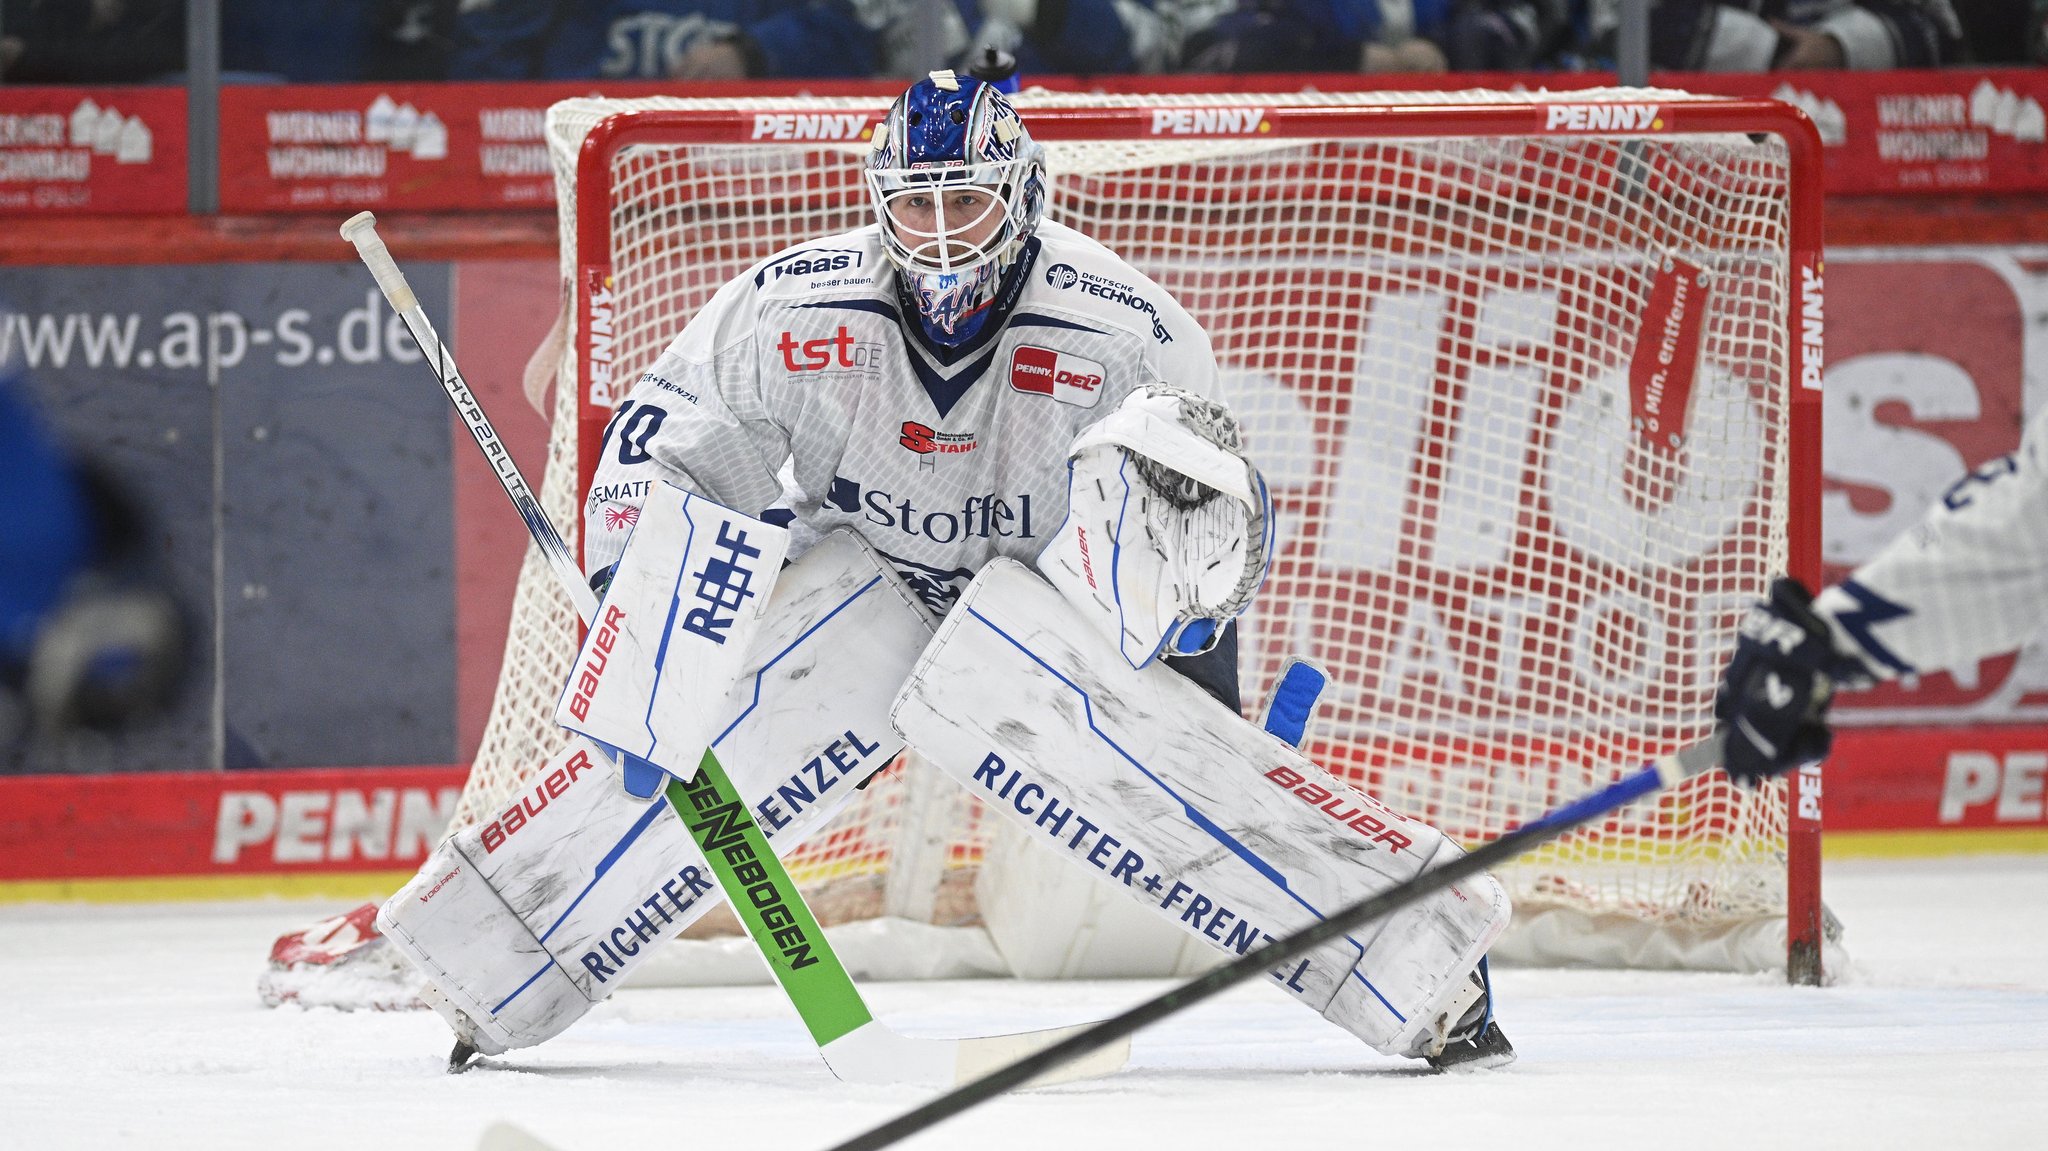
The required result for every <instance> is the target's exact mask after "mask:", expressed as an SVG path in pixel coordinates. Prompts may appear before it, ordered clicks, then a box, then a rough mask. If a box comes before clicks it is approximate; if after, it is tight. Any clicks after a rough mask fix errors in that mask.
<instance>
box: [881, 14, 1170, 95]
mask: <svg viewBox="0 0 2048 1151" xmlns="http://www.w3.org/2000/svg"><path fill="white" fill-rule="evenodd" d="M1175 4H1176V0H892V4H891V6H890V7H889V8H887V9H885V10H884V11H885V12H886V16H885V26H884V30H883V58H884V62H885V64H884V71H886V72H887V73H888V74H889V75H892V76H903V77H913V76H923V75H924V74H925V73H926V72H929V71H931V70H932V69H934V68H948V67H950V68H952V69H954V70H955V71H957V72H960V73H961V74H963V75H965V74H967V73H969V72H970V71H972V69H973V68H974V66H975V65H976V64H978V63H979V62H980V61H981V59H982V58H983V54H984V53H985V52H987V51H988V50H989V49H995V50H996V51H998V52H1002V53H1006V54H1008V55H1009V56H1010V58H1011V59H1012V60H1013V61H1014V62H1015V64H1016V68H1017V73H1018V75H1020V76H1022V77H1025V78H1026V82H1027V83H1028V82H1029V78H1030V77H1032V76H1038V75H1045V74H1053V75H1067V76H1072V75H1090V74H1103V73H1124V72H1164V71H1168V70H1170V69H1171V68H1172V67H1173V64H1174V61H1175V59H1176V58H1177V55H1178V48H1179V44H1178V42H1177V28H1178V19H1179V9H1178V8H1177V7H1175Z"/></svg>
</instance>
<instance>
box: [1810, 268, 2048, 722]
mask: <svg viewBox="0 0 2048 1151" xmlns="http://www.w3.org/2000/svg"><path fill="white" fill-rule="evenodd" d="M1826 284H1827V323H1828V327H1827V340H1828V342H1827V352H1828V363H1827V377H1826V378H1827V388H1826V391H1825V392H1824V402H1825V405H1826V406H1825V413H1826V414H1825V416H1824V418H1823V421H1822V422H1823V425H1824V427H1825V428H1826V436H1825V439H1824V449H1823V455H1824V461H1823V466H1824V471H1825V479H1824V481H1823V485H1824V491H1823V495H1822V501H1823V502H1822V521H1823V529H1822V530H1823V539H1822V554H1823V557H1824V560H1825V563H1826V572H1827V578H1828V579H1829V580H1831V581H1832V580H1836V579H1840V578H1842V577H1843V576H1846V575H1847V574H1849V572H1850V570H1851V569H1853V568H1854V567H1855V566H1856V565H1857V564H1860V563H1862V562H1864V561H1865V560H1868V559H1869V558H1870V557H1871V556H1873V555H1875V554H1876V553H1877V551H1878V549H1879V548H1881V547H1882V546H1883V545H1884V544H1885V543H1886V542H1887V541H1889V540H1891V539H1893V538H1894V537H1896V536H1898V535H1900V534H1901V533H1903V532H1905V531H1907V530H1908V529H1910V528H1911V527H1912V526H1913V525H1914V524H1915V523H1916V522H1918V521H1919V519H1920V517H1921V516H1922V515H1923V514H1924V513H1925V512H1926V510H1927V509H1928V508H1929V507H1931V506H1932V505H1933V503H1934V501H1935V500H1936V499H1938V498H1940V496H1941V494H1942V493H1943V492H1945V491H1946V490H1947V489H1948V488H1949V486H1950V485H1951V484H1953V483H1955V482H1956V480H1958V479H1959V478H1961V477H1962V476H1963V475H1964V474H1965V473H1966V472H1968V471H1969V470H1971V469H1973V468H1975V467H1977V466H1978V465H1980V464H1983V463H1984V462H1985V461H1987V460H1990V459H1992V458H1994V457H1996V456H2000V455H2003V454H2005V453H2007V452H2010V451H2012V450H2013V449H2014V448H2016V447H2017V446H2018V445H2019V440H2020V433H2021V430H2022V429H2023V427H2024V426H2025V422H2026V418H2027V416H2028V415H2029V414H2030V413H2032V412H2035V411H2038V410H2039V407H2040V405H2039V402H2038V401H2035V402H2030V401H2029V396H2028V388H2029V379H2030V378H2031V379H2033V380H2035V381H2039V380H2040V379H2041V375H2040V370H2041V365H2042V361H2041V357H2042V356H2043V355H2044V354H2048V312H2044V308H2048V250H2042V251H2039V252H2034V253H2029V252H2028V251H2027V250H2026V249H1975V250H1963V249H1955V250H1940V249H1921V250H1914V249H1887V250H1883V251H1878V252H1837V253H1831V254H1830V257H1829V260H1828V266H1827V275H1826ZM2035 386H2038V383H2037V384H2036V385H2035ZM2026 638H2027V637H2025V636H2023V635H2015V636H2014V637H2013V641H2014V643H2015V644H2016V645H2018V644H2020V642H2021V641H2022V640H2024V639H2026ZM1837 715H1838V717H1839V718H1840V719H1841V721H1842V722H1843V723H1846V724H1852V725H1857V724H1860V725H1873V724H1877V725H1886V726H1897V725H1919V724H1928V723H1938V724H1980V723H2014V722H2030V723H2044V722H2048V652H2044V651H2038V650H2036V645H2027V646H2023V647H2021V649H2020V651H2019V653H2018V654H2017V655H2010V654H2008V655H2000V656H1996V657H1993V658H1991V659H1987V660H1984V661H1983V662H1981V663H1979V664H1977V665H1974V666H1971V667H1966V668H1958V669H1954V670H1953V671H1937V672H1929V673H1928V674H1925V675H1920V676H1915V677H1910V678H1907V679H1904V680H1901V681H1898V682H1895V683H1890V684H1886V685H1883V686H1880V687H1878V688H1876V689H1873V690H1871V691H1868V692H1859V693H1856V694H1853V695H1847V696H1844V697H1843V698H1842V699H1841V700H1840V702H1839V704H1838V708H1837Z"/></svg>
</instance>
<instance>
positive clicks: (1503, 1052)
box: [1426, 959, 1515, 1071]
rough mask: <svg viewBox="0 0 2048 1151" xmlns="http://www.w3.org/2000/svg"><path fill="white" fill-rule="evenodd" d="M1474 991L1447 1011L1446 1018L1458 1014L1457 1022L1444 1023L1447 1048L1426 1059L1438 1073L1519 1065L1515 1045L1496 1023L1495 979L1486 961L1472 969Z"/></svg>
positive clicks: (1450, 1004) (1442, 1048)
mask: <svg viewBox="0 0 2048 1151" xmlns="http://www.w3.org/2000/svg"><path fill="white" fill-rule="evenodd" d="M1471 987H1472V991H1471V993H1468V994H1466V995H1464V996H1460V997H1458V998H1455V999H1453V1000H1452V1001H1451V1002H1450V1003H1449V1004H1448V1005H1447V1006H1446V1007H1445V1009H1444V1015H1445V1016H1451V1015H1453V1014H1455V1015H1456V1021H1455V1022H1450V1021H1449V1020H1448V1019H1446V1020H1443V1021H1442V1022H1444V1023H1445V1024H1447V1026H1445V1028H1444V1031H1445V1039H1444V1043H1443V1046H1442V1047H1440V1048H1438V1049H1437V1050H1435V1051H1433V1052H1431V1053H1430V1054H1429V1055H1428V1056H1426V1058H1427V1060H1428V1063H1429V1065H1430V1066H1431V1067H1434V1068H1436V1069H1437V1070H1438V1071H1481V1070H1484V1069H1486V1068H1489V1067H1505V1066H1507V1065H1508V1064H1510V1063H1513V1062H1514V1061H1515V1047H1514V1044H1512V1043H1509V1042H1508V1037H1507V1033H1506V1032H1504V1031H1502V1030H1501V1029H1500V1024H1498V1023H1495V1022H1494V1021H1493V979H1492V977H1491V976H1490V975H1488V973H1487V970H1486V961H1485V960H1484V959H1482V960H1480V961H1479V966H1478V967H1475V968H1473V969H1472V975H1471Z"/></svg>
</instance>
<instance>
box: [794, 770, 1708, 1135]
mask: <svg viewBox="0 0 2048 1151" xmlns="http://www.w3.org/2000/svg"><path fill="white" fill-rule="evenodd" d="M1721 740H1722V737H1721V735H1720V734H1719V733H1718V732H1717V733H1715V734H1714V735H1711V736H1708V737H1707V738H1706V739H1703V740H1700V741H1699V742H1697V743H1691V744H1687V745H1686V746H1684V747H1682V748H1679V749H1678V750H1677V751H1674V752H1672V753H1670V754H1669V755H1666V756H1664V757H1663V758H1661V759H1658V760H1657V761H1655V762H1654V763H1651V764H1649V765H1648V766H1646V767H1644V768H1643V769H1641V770H1640V771H1637V772H1635V773H1634V774H1632V775H1628V776H1625V777H1623V778H1622V779H1620V780H1617V781H1616V782H1614V783H1612V784H1609V785H1608V786H1607V787H1605V788H1602V789H1601V790H1599V791H1597V792H1594V793H1593V794H1592V795H1589V796H1586V797H1585V798H1583V799H1580V800H1578V801H1577V802H1574V803H1569V804H1566V805H1565V806H1563V807H1560V808H1558V809H1557V810H1555V811H1553V812H1551V813H1550V814H1548V815H1546V816H1544V817H1543V818H1541V819H1539V820H1537V821H1536V822H1534V823H1530V824H1527V825H1525V826H1522V827H1519V828H1517V829H1515V830H1514V831H1511V832H1509V833H1507V834H1506V835H1503V836H1501V837H1500V838H1499V839H1496V840H1494V841H1493V842H1491V843H1488V844H1486V845H1485V846H1483V847H1479V848H1476V849H1474V850H1473V851H1471V852H1470V853H1468V854H1466V855H1464V856H1462V857H1460V858H1458V859H1455V860H1452V861H1451V862H1450V863H1447V864H1445V865H1444V866H1442V867H1437V868H1432V869H1430V870H1428V871H1425V872H1423V873H1422V874H1420V875H1418V876H1416V877H1415V878H1413V879H1411V880H1408V881H1407V882H1406V883H1402V884H1399V885H1398V886H1395V887H1393V888H1390V889H1388V890H1386V891H1383V892H1381V893H1380V894H1378V895H1375V896H1372V897H1370V898H1368V899H1362V900H1360V901H1358V902H1357V903H1354V904H1351V905H1350V906H1349V907H1345V908H1343V909H1341V910H1339V911H1337V912H1336V913H1335V914H1333V915H1331V916H1330V917H1329V918H1327V919H1324V920H1323V921H1322V922H1320V923H1316V924H1313V925H1311V926H1309V927H1305V928H1303V929H1302V930H1300V931H1297V932H1295V933H1294V934H1293V935H1289V936H1286V937H1285V938H1282V939H1278V940H1275V941H1274V942H1272V943H1269V944H1267V945H1266V946H1264V947H1261V948H1258V949H1257V950H1254V951H1251V952H1249V953H1247V954H1246V955H1244V956H1243V957H1241V958H1238V959H1235V960H1232V961H1231V962H1229V963H1227V964H1225V965H1223V966H1222V967H1218V968H1217V969H1215V970H1214V971H1211V972H1209V973H1208V974H1207V975H1203V976H1201V977H1199V978H1196V979H1191V980H1189V981H1188V982H1186V983H1183V984H1181V985H1180V986H1179V987H1176V988H1174V989H1173V990H1171V991H1168V992H1166V993H1165V994H1163V995H1160V996H1157V997H1155V998H1153V999H1148V1000H1146V1001H1145V1002H1143V1003H1140V1004H1139V1005H1138V1006H1136V1007H1133V1008H1131V1009H1130V1010H1129V1011H1126V1012H1124V1013H1123V1014H1121V1015H1117V1016H1114V1017H1112V1018H1109V1019H1105V1020H1103V1021H1102V1022H1100V1023H1097V1024H1096V1025H1095V1026H1093V1027H1090V1028H1088V1029H1086V1030H1084V1031H1082V1032H1081V1033H1079V1034H1077V1035H1074V1036H1071V1037H1069V1038H1067V1039H1064V1040H1062V1041H1060V1042H1058V1043H1055V1044H1053V1045H1052V1046H1050V1047H1047V1048H1045V1049H1044V1050H1042V1051H1038V1052H1036V1053H1034V1054H1031V1055H1028V1056H1026V1057H1024V1058H1022V1059H1019V1060H1017V1061H1016V1062H1015V1063H1012V1064H1010V1065H1009V1066H1007V1067H1002V1068H999V1069H997V1070H995V1071H991V1072H989V1073H988V1074H986V1075H984V1076H982V1077H981V1078H979V1079H975V1080H973V1081H971V1082H968V1083H963V1084H961V1085H960V1086H958V1087H955V1088H953V1089H952V1090H951V1091H948V1092H946V1093H945V1094H944V1095H941V1096H939V1097H938V1098H936V1099H933V1100H932V1101H931V1102H929V1103H926V1104H924V1105H923V1106H920V1107H917V1108H914V1109H913V1110H910V1111H906V1112H904V1113H903V1114H901V1115H899V1116H897V1117H896V1118H894V1119H891V1120H889V1121H888V1122H886V1123H883V1124H881V1125H880V1126H877V1127H873V1128H870V1129H869V1130H867V1131H864V1132H862V1133H861V1134H859V1135H856V1136H854V1137H853V1138H851V1139H848V1140H847V1141H846V1142H844V1143H839V1144H835V1145H834V1146H832V1147H831V1148H829V1151H878V1149H879V1148H883V1147H887V1146H890V1145H891V1144H893V1143H896V1142H898V1141H900V1140H902V1139H905V1138H907V1137H909V1136H911V1135H915V1134H917V1133H918V1132H920V1131H923V1130H925V1129H926V1128H928V1127H932V1126H935V1125H937V1124H938V1123H941V1122H943V1121H945V1120H947V1119H950V1118H952V1117H953V1116H955V1115H958V1114H960V1113H961V1112H962V1111H965V1110H967V1109H968V1108H970V1107H974V1106H976V1105H978V1104H981V1103H986V1102H987V1101H989V1100H990V1099H993V1098H995V1097H996V1096H998V1095H1001V1094H1003V1093H1004V1092H1006V1091H1009V1090H1010V1089H1012V1088H1014V1087H1017V1086H1019V1085H1020V1084H1023V1083H1024V1082H1026V1081H1028V1080H1030V1079H1031V1078H1033V1077H1034V1076H1037V1075H1041V1074H1043V1073H1044V1072H1045V1071H1046V1070H1048V1069H1049V1068H1053V1067H1057V1066H1059V1065H1060V1064H1061V1063H1064V1062H1066V1061H1067V1060H1069V1059H1077V1058H1080V1057H1081V1056H1083V1055H1086V1054H1087V1053H1088V1052H1090V1051H1093V1050H1094V1049H1095V1048H1097V1047H1099V1046H1101V1045H1103V1044H1105V1043H1114V1042H1116V1041H1117V1040H1119V1039H1122V1038H1124V1037H1126V1036H1128V1035H1130V1034H1131V1033H1132V1032H1134V1031H1137V1030H1138V1029H1139V1028H1142V1027H1146V1026H1149V1025H1150V1024H1153V1023H1157V1022H1159V1021H1160V1020H1161V1019H1164V1018H1166V1017H1167V1016H1169V1015H1172V1014H1174V1013H1175V1012H1178V1011H1181V1010H1183V1009H1185V1008H1188V1007H1192V1006H1194V1005H1195V1004H1197V1003H1200V1002H1201V1001H1203V1000H1204V999H1208V998H1210V997H1211V996H1214V995H1217V994H1219V993H1220V992H1223V991H1225V990H1228V989H1229V988H1231V987H1235V986H1236V985H1237V984H1240V983H1244V982H1247V981H1249V980H1253V979H1257V978H1259V977H1260V976H1263V975H1265V974H1266V973H1267V972H1269V971H1271V970H1273V969H1274V968H1277V967H1280V966H1282V965H1284V964H1285V963H1287V962H1288V961H1289V960H1291V959H1296V958H1299V957H1300V956H1302V955H1306V954H1307V953H1309V952H1310V951H1313V950H1315V949H1316V948H1318V947H1320V946H1322V945H1323V944H1325V943H1328V942H1330V941H1331V940H1333V939H1336V938H1338V937H1339V936H1341V935H1344V934H1345V933H1346V932H1350V931H1355V930H1357V929H1358V928H1359V927H1360V926H1361V925H1363V924H1365V923H1368V922H1370V921H1372V920H1374V919H1378V918H1379V917H1380V916H1383V915H1386V914H1388V913H1390V912H1393V911H1396V910H1398V909H1400V908H1402V907H1405V906H1407V905H1408V904H1410V903H1413V902H1414V901H1415V900H1417V899H1419V898H1421V897H1422V896H1425V895H1428V894H1431V893H1432V892H1436V891H1440V890H1442V889H1444V888H1446V887H1449V886H1450V885H1451V884H1453V883H1456V882H1457V881H1459V880H1460V879H1464V878H1465V877H1466V876H1469V875H1476V874H1478V873H1479V872H1482V871H1485V870H1487V869H1488V868H1490V867H1493V866H1495V865H1497V864H1501V863H1506V862H1507V861H1508V860H1510V859H1513V858H1514V857H1515V856H1517V855H1520V854H1522V853H1523V852H1525V851H1528V850H1530V849H1532V848H1535V847H1538V846H1540V845H1542V844H1544V843H1548V842H1549V841H1551V840H1553V839H1556V838H1557V837H1558V836H1560V835H1563V834H1564V833H1565V832H1567V831H1570V830H1571V829H1573V828H1575V827H1577V826H1579V825H1580V824H1582V823H1586V822H1588V821H1589V820H1592V819H1595V818H1597V817H1599V816H1602V815H1606V814H1608V813H1610V812H1613V811H1616V810H1618V809H1620V808H1622V807H1625V806H1627V805H1628V804H1630V803H1633V802H1635V801H1636V800H1638V799H1641V798H1643V797H1644V796H1646V795H1650V794H1652V793H1654V792H1657V791H1660V790H1662V789H1664V788H1666V787H1670V786H1671V785H1673V784H1675V783H1677V782H1679V781H1680V780H1683V779H1688V778H1691V777H1692V776H1695V775H1699V774H1700V773H1702V772H1704V771H1707V770H1709V769H1711V768H1713V767H1715V766H1716V765H1718V764H1719V763H1720V762H1721Z"/></svg>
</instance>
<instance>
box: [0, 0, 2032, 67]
mask: <svg viewBox="0 0 2048 1151" xmlns="http://www.w3.org/2000/svg"><path fill="white" fill-rule="evenodd" d="M1620 7H1621V0H221V56H222V66H223V68H224V69H225V71H226V73H227V75H226V79H227V80H228V81H229V82H293V83H331V82H346V81H376V82H386V81H393V80H522V79H585V78H592V79H594V78H616V79H645V80H657V79H685V80H687V79H739V78H756V77H778V78H814V77H815V78H824V77H905V76H913V75H916V74H918V73H921V72H923V71H925V70H927V69H929V68H933V67H939V66H943V65H949V64H950V65H962V64H964V63H965V62H967V61H969V60H972V59H978V58H979V57H980V56H981V54H982V51H983V49H984V48H988V47H993V48H998V49H1001V50H1003V51H1006V52H1008V53H1010V54H1012V55H1013V56H1015V57H1016V58H1017V60H1018V62H1019V65H1020V68H1021V70H1022V72H1023V73H1024V74H1025V75H1026V76H1029V75H1031V74H1034V73H1045V74H1100V73H1121V72H1354V71H1359V72H1439V71H1542V70H1576V69H1588V68H1597V69H1610V68H1612V66H1613V57H1614V42H1615V29H1616V26H1617V24H1618V22H1619V18H1620ZM184 53H185V4H184V0H0V82H8V83H20V84H51V83H124V82H149V81H172V80H175V79H176V78H177V77H178V76H179V74H180V72H181V70H182V68H183V66H184ZM1650 59H1651V65H1652V67H1655V68H1660V69H1676V70H1684V71H1702V72H1762V71H1771V70H1777V69H1815V68H1859V69H1874V68H1894V67H1899V68H1925V67H1937V66H1942V65H1949V64H2014V63H2043V62H2048V0H1651V11H1650Z"/></svg>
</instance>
